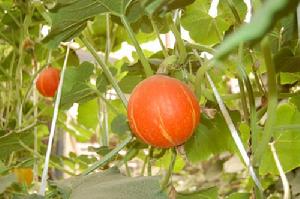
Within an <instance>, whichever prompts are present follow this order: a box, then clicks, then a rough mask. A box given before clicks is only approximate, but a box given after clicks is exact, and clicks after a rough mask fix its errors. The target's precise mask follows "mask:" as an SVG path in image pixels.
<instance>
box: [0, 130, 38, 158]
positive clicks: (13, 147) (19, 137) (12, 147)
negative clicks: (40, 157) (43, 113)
mask: <svg viewBox="0 0 300 199" xmlns="http://www.w3.org/2000/svg"><path fill="white" fill-rule="evenodd" d="M20 141H22V142H24V143H25V144H26V145H32V144H33V134H32V133H11V134H8V135H5V136H2V137H0V160H4V159H6V158H7V157H8V156H9V155H10V154H11V153H12V152H16V151H20V150H23V149H24V148H23V146H22V145H20Z"/></svg>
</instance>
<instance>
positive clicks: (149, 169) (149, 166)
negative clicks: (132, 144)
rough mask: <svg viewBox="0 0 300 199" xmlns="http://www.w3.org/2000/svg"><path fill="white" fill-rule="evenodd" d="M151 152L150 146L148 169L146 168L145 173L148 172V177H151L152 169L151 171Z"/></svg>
mask: <svg viewBox="0 0 300 199" xmlns="http://www.w3.org/2000/svg"><path fill="white" fill-rule="evenodd" d="M153 150H154V148H153V147H152V146H150V148H149V154H148V156H149V158H148V168H147V172H148V176H152V169H151V166H152V165H151V161H152V157H153Z"/></svg>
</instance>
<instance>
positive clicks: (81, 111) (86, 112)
mask: <svg viewBox="0 0 300 199" xmlns="http://www.w3.org/2000/svg"><path fill="white" fill-rule="evenodd" d="M98 109H99V107H98V103H97V100H96V99H94V100H90V101H88V102H86V103H84V104H80V105H79V107H78V116H77V119H78V122H79V123H80V124H83V125H84V126H86V127H87V128H92V129H94V130H95V129H96V127H97V125H98V123H99V119H98Z"/></svg>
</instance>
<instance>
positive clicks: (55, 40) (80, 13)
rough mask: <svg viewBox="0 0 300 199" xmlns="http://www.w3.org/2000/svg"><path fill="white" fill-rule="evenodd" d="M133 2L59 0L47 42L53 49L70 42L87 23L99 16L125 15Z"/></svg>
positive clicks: (117, 0)
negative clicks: (61, 43)
mask: <svg viewBox="0 0 300 199" xmlns="http://www.w3.org/2000/svg"><path fill="white" fill-rule="evenodd" d="M131 1H132V0H114V1H111V0H84V1H83V0H58V1H57V4H56V7H55V8H54V9H53V10H51V15H50V16H51V19H52V28H51V32H50V34H49V35H48V36H47V37H46V38H45V40H44V41H45V42H47V43H48V45H49V46H50V47H52V48H54V47H56V46H57V45H58V44H59V43H60V42H61V41H67V40H70V39H72V38H74V37H76V36H77V35H79V34H80V32H81V31H82V30H83V29H84V28H85V27H86V24H87V21H88V20H90V19H92V18H93V17H95V16H96V15H98V14H104V13H112V14H114V15H118V16H120V15H123V14H125V12H126V9H127V7H128V5H129V4H130V2H131Z"/></svg>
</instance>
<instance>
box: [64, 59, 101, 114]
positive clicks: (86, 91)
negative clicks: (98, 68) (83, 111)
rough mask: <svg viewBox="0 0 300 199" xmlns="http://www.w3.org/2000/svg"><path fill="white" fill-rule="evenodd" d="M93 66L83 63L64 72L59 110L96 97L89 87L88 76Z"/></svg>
mask: <svg viewBox="0 0 300 199" xmlns="http://www.w3.org/2000/svg"><path fill="white" fill-rule="evenodd" d="M93 69H94V65H93V64H91V63H89V62H84V63H82V64H81V65H80V66H78V67H69V68H67V70H66V72H65V78H64V85H63V88H62V98H61V102H60V105H61V108H65V109H66V108H69V107H70V106H72V105H73V103H75V102H76V103H83V102H86V101H88V100H90V99H93V98H95V97H96V93H95V91H94V90H93V89H92V88H91V86H90V76H91V75H92V74H93Z"/></svg>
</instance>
